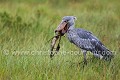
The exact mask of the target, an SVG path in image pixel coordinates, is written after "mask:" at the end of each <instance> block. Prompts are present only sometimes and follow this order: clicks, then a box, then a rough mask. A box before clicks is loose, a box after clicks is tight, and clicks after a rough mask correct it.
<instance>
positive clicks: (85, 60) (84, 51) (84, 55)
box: [82, 50, 87, 64]
mask: <svg viewBox="0 0 120 80" xmlns="http://www.w3.org/2000/svg"><path fill="white" fill-rule="evenodd" d="M82 52H83V57H84V64H87V59H86V54H87V51H86V50H82Z"/></svg>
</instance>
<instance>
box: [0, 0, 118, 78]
mask: <svg viewBox="0 0 120 80" xmlns="http://www.w3.org/2000/svg"><path fill="white" fill-rule="evenodd" d="M119 3H120V1H119V0H80V1H79V0H58V1H57V0H26V1H24V0H2V1H1V2H0V80H91V79H92V80H119V79H120V54H119V53H120V9H119V8H120V4H119ZM66 15H74V16H76V17H77V21H76V27H77V28H78V27H79V28H84V29H86V30H89V31H91V32H93V33H94V35H96V36H97V37H98V38H99V39H100V40H101V41H102V42H103V43H104V44H105V45H106V47H108V48H109V49H110V50H111V51H115V53H114V54H115V57H114V59H113V60H112V61H111V62H110V63H109V62H105V61H103V60H99V59H94V58H92V59H90V58H91V57H92V55H89V53H88V56H87V58H88V64H87V65H86V66H84V65H83V63H81V64H80V62H82V61H83V56H82V53H80V55H73V54H65V55H60V53H59V54H57V55H55V56H54V59H53V60H51V59H50V57H49V52H48V51H49V50H50V43H46V42H47V41H48V40H49V39H50V38H51V37H52V36H53V35H54V30H55V29H56V27H57V26H58V24H59V23H60V21H61V19H62V17H63V16H66ZM35 51H36V52H35ZM40 51H44V52H40ZM45 51H46V52H45ZM60 51H79V49H78V48H77V47H76V46H74V45H73V44H71V43H70V42H69V41H68V40H67V38H66V37H63V38H62V41H61V49H60ZM40 54H43V55H40Z"/></svg>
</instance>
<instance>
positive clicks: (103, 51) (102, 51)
mask: <svg viewBox="0 0 120 80" xmlns="http://www.w3.org/2000/svg"><path fill="white" fill-rule="evenodd" d="M93 53H94V54H99V55H101V56H102V59H104V60H107V61H108V60H111V59H112V58H113V57H114V55H113V53H112V52H111V51H110V50H109V49H107V48H106V47H105V46H104V45H100V44H99V45H97V47H96V48H95V52H93Z"/></svg>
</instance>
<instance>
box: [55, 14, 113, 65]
mask: <svg viewBox="0 0 120 80" xmlns="http://www.w3.org/2000/svg"><path fill="white" fill-rule="evenodd" d="M76 20H77V18H76V17H75V16H64V17H63V18H62V21H61V23H60V25H59V26H58V28H57V29H56V30H55V32H59V31H61V33H62V34H63V35H64V34H65V33H66V35H67V38H68V40H69V41H70V42H71V43H73V44H75V45H76V46H77V47H78V48H80V49H81V50H82V52H83V56H84V63H87V60H86V53H87V51H90V52H91V53H93V55H94V56H95V57H97V58H99V59H104V60H111V59H112V58H113V53H112V52H111V51H110V50H109V49H107V48H106V47H105V46H104V44H103V43H102V42H101V41H100V40H99V39H98V38H97V37H96V36H94V35H93V34H92V33H91V32H89V31H87V30H85V29H82V28H75V21H76Z"/></svg>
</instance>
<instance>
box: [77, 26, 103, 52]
mask: <svg viewBox="0 0 120 80" xmlns="http://www.w3.org/2000/svg"><path fill="white" fill-rule="evenodd" d="M76 32H77V35H78V36H79V39H78V40H77V41H78V42H79V43H77V44H80V45H82V46H81V48H82V49H85V50H89V51H92V50H95V49H101V48H99V47H101V46H103V47H104V45H103V44H102V42H100V40H99V39H98V38H97V37H95V36H94V35H93V34H92V33H91V32H89V31H86V30H84V29H80V28H78V29H76Z"/></svg>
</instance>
